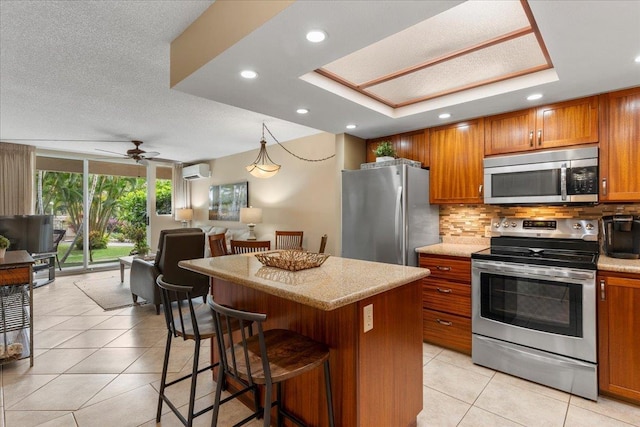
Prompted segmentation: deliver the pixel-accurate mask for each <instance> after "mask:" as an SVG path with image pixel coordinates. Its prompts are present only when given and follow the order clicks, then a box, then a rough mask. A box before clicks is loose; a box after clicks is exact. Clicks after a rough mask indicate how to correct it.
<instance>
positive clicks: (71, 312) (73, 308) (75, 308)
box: [34, 301, 97, 316]
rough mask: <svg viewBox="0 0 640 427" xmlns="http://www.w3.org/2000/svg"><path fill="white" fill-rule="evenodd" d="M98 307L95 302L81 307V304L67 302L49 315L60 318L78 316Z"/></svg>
mask: <svg viewBox="0 0 640 427" xmlns="http://www.w3.org/2000/svg"><path fill="white" fill-rule="evenodd" d="M96 307H97V304H95V303H94V302H91V303H88V304H84V305H80V304H73V303H72V302H70V301H67V302H66V304H65V303H63V304H62V307H61V308H59V309H57V310H55V311H51V312H49V313H48V314H50V315H52V316H60V315H63V316H64V315H66V316H78V315H81V314H83V313H86V312H88V311H91V310H94V309H95V308H96ZM34 313H35V311H34Z"/></svg>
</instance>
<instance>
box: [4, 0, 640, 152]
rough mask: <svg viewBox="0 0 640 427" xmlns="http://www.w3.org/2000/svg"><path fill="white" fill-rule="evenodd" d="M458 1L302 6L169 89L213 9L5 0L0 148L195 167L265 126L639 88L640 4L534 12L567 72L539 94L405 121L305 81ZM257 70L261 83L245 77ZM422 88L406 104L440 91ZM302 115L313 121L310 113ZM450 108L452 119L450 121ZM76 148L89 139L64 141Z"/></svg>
mask: <svg viewBox="0 0 640 427" xmlns="http://www.w3.org/2000/svg"><path fill="white" fill-rule="evenodd" d="M459 3H460V1H435V0H434V1H335V2H334V1H297V2H296V3H294V4H293V5H292V6H290V7H288V8H287V9H285V10H284V11H283V12H281V13H280V14H278V15H277V16H276V17H275V18H274V19H272V20H271V21H269V22H267V23H266V24H264V25H263V26H262V27H260V28H258V29H257V30H255V31H254V32H252V33H251V34H249V35H248V36H246V37H245V38H244V39H242V40H240V41H239V42H238V43H237V44H236V45H234V46H232V47H231V48H229V49H227V50H226V51H225V52H223V53H222V54H221V55H219V56H218V57H216V58H215V59H213V60H212V61H210V62H209V63H208V64H206V65H205V66H203V67H202V68H201V69H199V70H197V71H196V72H195V73H193V74H192V75H191V76H189V77H188V78H187V79H185V80H183V81H182V82H181V83H180V84H179V85H177V86H176V87H175V88H174V89H170V88H169V45H170V43H171V41H172V40H173V39H174V38H175V37H177V36H178V35H179V34H180V33H181V32H182V31H184V29H185V28H187V27H188V26H189V24H190V23H191V22H193V21H194V20H195V19H196V18H197V17H198V16H199V15H200V14H201V13H202V12H203V11H204V10H205V9H206V8H207V7H208V6H209V5H210V4H211V2H210V1H184V0H183V1H151V0H149V1H128V0H127V1H108V2H97V1H73V2H71V1H25V0H18V1H11V0H2V1H0V140H2V141H8V142H12V141H13V142H22V143H25V142H24V141H23V140H24V139H32V140H44V141H31V142H29V143H31V144H34V145H36V146H38V147H41V148H48V149H58V150H70V151H76V152H84V153H89V154H96V153H99V152H97V151H96V148H99V149H107V150H112V151H117V152H124V151H126V150H127V149H130V148H131V147H132V146H131V144H130V143H127V142H110V143H108V142H89V141H98V140H100V141H127V140H131V139H140V140H142V141H144V142H145V143H144V145H143V148H144V149H146V150H148V151H158V152H160V153H161V157H163V158H170V159H175V160H181V161H185V162H187V161H189V162H190V161H197V160H202V159H210V158H217V157H221V156H225V155H229V154H233V153H238V152H243V151H247V150H250V149H256V148H258V141H259V138H260V132H261V123H262V122H263V121H265V122H266V123H267V124H268V126H269V128H270V129H271V131H272V132H273V134H274V135H275V136H276V137H277V138H278V139H279V140H289V139H293V138H298V137H302V136H306V135H310V134H314V133H317V132H318V131H326V132H331V133H342V132H345V131H346V129H345V125H346V124H348V123H356V124H357V125H358V127H357V128H356V129H355V130H350V131H346V132H349V133H351V134H354V135H356V136H360V137H362V138H372V137H376V136H381V135H387V134H392V133H396V132H402V131H408V130H413V129H420V128H424V127H428V126H433V125H437V124H442V123H448V122H454V121H458V120H463V119H465V118H471V117H477V116H482V115H487V114H493V113H499V112H504V111H511V110H516V109H519V108H527V107H529V106H532V105H540V104H543V103H548V102H554V101H559V100H565V99H571V98H576V97H581V96H587V95H591V94H594V93H601V92H605V91H608V90H615V89H619V88H624V87H629V86H636V85H640V65H638V64H634V63H633V59H634V58H635V57H636V56H639V55H640V2H638V1H634V0H632V1H615V0H613V1H562V0H557V1H530V8H531V11H532V13H533V16H534V17H535V21H536V22H537V24H538V27H539V30H540V33H541V35H542V37H543V39H544V41H545V44H546V47H547V49H548V51H549V55H550V58H551V61H552V62H553V65H554V69H555V71H556V72H557V80H556V81H553V80H554V79H548V82H547V83H542V84H538V85H536V86H535V87H534V88H532V89H526V90H525V89H522V88H521V87H518V86H517V85H511V86H509V85H507V86H505V87H504V88H503V89H502V91H498V92H497V93H489V92H487V91H485V90H484V89H483V88H479V89H478V88H476V89H472V90H470V91H467V92H462V93H458V94H453V95H448V96H446V97H443V98H437V99H435V100H431V101H427V102H428V105H427V110H426V111H425V112H421V113H414V114H407V115H404V116H396V118H394V116H393V114H391V115H389V114H387V113H385V112H380V111H377V110H375V109H371V108H367V107H362V106H360V105H358V104H356V103H354V102H352V101H349V100H348V99H345V98H344V97H342V96H337V95H334V94H332V93H329V92H326V91H325V90H323V89H320V88H318V87H317V86H315V85H312V84H309V83H307V81H304V80H302V79H301V76H304V75H307V74H309V73H312V72H313V70H315V69H318V68H320V67H322V66H323V65H325V64H330V63H332V62H333V61H337V60H338V59H340V58H342V57H344V56H345V55H348V54H350V53H353V52H357V51H359V50H360V49H363V48H365V47H367V46H369V45H372V44H373V43H376V42H379V41H381V40H383V39H385V38H386V37H388V36H390V35H392V34H395V33H398V32H401V31H403V30H406V29H408V28H410V27H412V26H413V25H416V24H418V23H419V22H422V21H424V20H426V19H428V18H430V17H432V16H436V15H438V14H440V13H442V12H445V11H447V10H449V9H451V8H452V7H455V6H456V5H457V4H459ZM515 3H516V4H519V2H517V1H516V2H515ZM466 25H476V24H473V23H469V22H467V23H454V24H450V27H451V28H450V30H451V33H450V34H451V35H449V36H447V40H449V42H450V43H452V44H453V43H466V42H467V41H466V40H465V37H467V35H466V32H465V26H466ZM477 25H480V24H479V23H477ZM311 28H322V29H324V30H325V31H326V32H327V33H328V35H329V37H328V39H327V40H326V41H325V42H324V43H322V44H320V45H310V44H309V43H307V42H306V40H304V34H305V33H306V31H307V30H309V29H311ZM494 30H495V29H493V28H492V27H491V26H488V27H486V28H485V27H483V29H482V31H485V32H487V33H490V32H491V31H494ZM500 31H502V30H500ZM434 37H435V36H434ZM443 38H444V37H443ZM409 50H410V51H412V50H411V49H409ZM408 54H409V53H407V55H408ZM417 54H418V55H422V54H424V52H422V53H421V52H417ZM429 54H430V55H438V52H435V51H434V52H430V53H429ZM403 56H404V55H403ZM524 60H525V61H529V60H531V58H525V59H524ZM244 67H252V68H254V69H255V70H256V71H258V73H259V78H258V79H256V80H255V81H252V82H247V81H244V80H242V79H240V78H238V71H239V70H240V69H241V68H244ZM480 71H481V72H482V73H485V74H486V75H487V76H488V77H490V76H491V73H492V72H493V71H492V70H489V69H487V70H484V69H483V70H479V72H480ZM363 78H364V79H366V78H367V77H366V76H364V77H363ZM429 78H433V79H441V80H443V84H445V85H447V84H449V85H451V84H455V83H456V82H457V81H458V80H459V79H461V78H462V77H461V76H458V75H455V73H452V72H449V71H446V70H442V71H440V72H438V73H435V75H433V76H430V77H429ZM414 83H416V84H415V86H414ZM414 83H411V85H409V86H408V87H410V88H413V89H412V90H411V91H407V93H405V94H404V96H405V97H407V98H408V97H411V96H415V93H412V91H413V90H415V91H422V92H423V93H425V94H428V93H429V92H428V88H423V87H422V86H421V85H420V84H419V82H414ZM380 86H381V87H380V88H378V89H379V90H381V91H382V90H384V87H383V86H382V85H380ZM533 90H535V91H536V92H541V93H543V94H544V98H543V99H542V100H539V101H536V103H533V104H532V103H529V102H527V101H526V100H525V97H526V96H527V95H528V94H530V93H531V92H532V91H533ZM299 107H306V108H308V109H309V110H310V113H309V114H307V115H305V116H300V115H297V114H296V113H295V110H296V109H297V108H299ZM404 108H405V109H407V111H410V107H404ZM445 110H446V111H447V112H450V113H451V114H452V117H451V118H450V119H448V120H445V121H442V120H439V119H438V118H437V116H438V114H439V113H440V112H443V111H445ZM63 139H68V140H82V142H62V141H59V142H55V141H51V140H63ZM47 141H49V142H47ZM269 143H271V141H269Z"/></svg>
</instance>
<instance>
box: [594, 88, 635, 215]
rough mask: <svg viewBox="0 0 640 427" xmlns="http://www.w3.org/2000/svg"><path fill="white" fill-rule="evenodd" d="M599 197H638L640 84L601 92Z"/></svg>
mask: <svg viewBox="0 0 640 427" xmlns="http://www.w3.org/2000/svg"><path fill="white" fill-rule="evenodd" d="M601 101H602V104H601V106H602V116H603V118H602V121H601V124H600V126H601V130H602V137H601V140H600V183H601V187H600V200H601V201H603V202H632V201H638V200H640V173H639V172H638V165H639V164H640V87H636V88H633V89H627V90H621V91H618V92H611V93H608V94H605V95H602V99H601Z"/></svg>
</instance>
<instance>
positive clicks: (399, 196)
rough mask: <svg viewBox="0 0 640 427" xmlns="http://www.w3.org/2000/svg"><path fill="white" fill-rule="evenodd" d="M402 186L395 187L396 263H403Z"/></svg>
mask: <svg viewBox="0 0 640 427" xmlns="http://www.w3.org/2000/svg"><path fill="white" fill-rule="evenodd" d="M402 252H403V250H402V186H400V187H398V188H397V189H396V256H397V259H398V264H400V265H402V264H403V259H402Z"/></svg>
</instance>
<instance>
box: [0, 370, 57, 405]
mask: <svg viewBox="0 0 640 427" xmlns="http://www.w3.org/2000/svg"><path fill="white" fill-rule="evenodd" d="M56 377H57V375H6V374H5V375H4V376H3V379H2V389H3V391H4V393H3V394H4V395H5V396H4V406H5V407H6V408H11V406H13V405H15V404H16V403H17V402H19V401H20V400H22V399H24V398H25V397H27V396H28V395H30V394H31V393H33V392H34V391H36V390H38V389H39V388H41V387H43V386H44V385H45V384H47V383H48V382H50V381H53V380H54V379H55V378H56Z"/></svg>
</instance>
